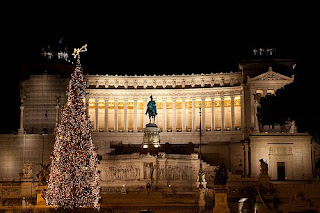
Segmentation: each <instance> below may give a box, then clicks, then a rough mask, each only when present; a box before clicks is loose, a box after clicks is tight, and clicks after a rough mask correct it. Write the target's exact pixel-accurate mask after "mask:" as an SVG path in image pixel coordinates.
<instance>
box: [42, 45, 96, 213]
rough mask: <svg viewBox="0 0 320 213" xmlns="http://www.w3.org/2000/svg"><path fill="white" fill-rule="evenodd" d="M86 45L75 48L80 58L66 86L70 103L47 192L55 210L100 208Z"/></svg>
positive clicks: (63, 115)
mask: <svg viewBox="0 0 320 213" xmlns="http://www.w3.org/2000/svg"><path fill="white" fill-rule="evenodd" d="M86 51H87V45H84V46H83V47H81V48H78V49H74V53H73V54H72V55H73V56H74V58H75V59H77V64H76V68H75V70H74V72H73V73H72V74H71V79H70V81H69V85H68V87H67V102H66V104H65V106H64V107H63V108H62V112H61V122H60V124H59V125H58V127H57V129H56V132H55V134H56V137H55V143H54V150H53V152H52V156H51V158H52V162H51V171H50V177H49V181H48V189H47V192H46V193H45V199H46V202H47V205H50V206H53V207H55V208H59V207H61V208H71V209H73V208H78V207H83V208H85V207H94V208H97V209H99V208H100V205H99V199H100V187H99V184H98V178H99V172H98V170H97V163H98V159H97V153H96V149H95V147H94V144H93V142H92V137H91V129H92V123H91V122H90V120H89V115H88V105H87V103H85V101H83V100H85V95H86V92H85V88H86V81H85V79H84V78H83V73H82V68H81V65H80V53H81V52H86Z"/></svg>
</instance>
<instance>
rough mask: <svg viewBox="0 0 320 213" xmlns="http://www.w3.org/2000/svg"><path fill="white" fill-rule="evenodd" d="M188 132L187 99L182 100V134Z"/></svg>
mask: <svg viewBox="0 0 320 213" xmlns="http://www.w3.org/2000/svg"><path fill="white" fill-rule="evenodd" d="M185 131H186V98H182V132H185Z"/></svg>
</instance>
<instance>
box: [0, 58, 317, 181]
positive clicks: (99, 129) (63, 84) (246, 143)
mask: <svg viewBox="0 0 320 213" xmlns="http://www.w3.org/2000/svg"><path fill="white" fill-rule="evenodd" d="M294 66H295V62H294V61H293V60H291V59H274V58H272V59H268V58H264V59H257V58H254V59H251V60H243V61H242V62H240V64H239V70H237V71H236V72H227V73H219V72H216V73H205V74H180V75H108V74H105V75H85V78H86V79H87V96H86V100H85V101H86V102H87V104H88V108H89V109H88V110H89V112H88V113H89V115H90V120H91V121H92V123H93V140H94V143H95V145H96V147H97V148H98V152H99V154H100V155H102V156H104V155H106V154H112V153H113V151H114V149H115V148H114V147H115V146H117V145H133V146H138V145H139V144H141V143H142V139H143V128H144V127H145V126H146V124H147V123H149V119H148V117H147V115H146V114H145V113H146V107H147V103H148V100H149V99H150V96H151V95H152V97H153V98H154V100H155V101H156V104H157V113H158V115H157V116H156V124H157V125H158V127H159V128H160V130H161V133H160V140H161V141H160V144H161V145H164V144H166V143H169V144H171V145H174V146H179V145H187V144H190V143H192V144H194V145H195V147H196V148H195V150H196V151H199V144H200V142H201V144H202V146H203V149H202V157H203V160H204V161H205V162H207V163H209V164H210V165H218V164H219V163H221V162H224V163H225V164H226V166H227V168H228V170H229V171H230V172H232V173H236V174H241V175H243V176H250V175H252V176H257V175H258V173H259V168H258V167H259V165H258V160H259V159H260V158H264V159H265V160H268V161H269V160H270V161H272V166H271V167H270V169H271V170H272V171H270V172H271V174H272V178H273V179H277V178H278V174H277V172H276V171H277V168H278V167H277V166H276V165H278V161H276V160H275V159H280V160H281V159H285V161H280V160H279V162H286V165H287V167H286V168H287V169H288V168H289V167H288V166H290V168H292V169H293V168H300V167H295V165H292V163H290V162H289V160H288V159H291V158H290V156H289V155H290V153H292V156H295V155H296V156H301V154H298V151H299V150H300V151H301V149H299V148H297V147H301V146H302V147H305V144H307V143H308V141H310V140H311V139H310V138H309V137H308V136H303V135H299V137H298V136H297V137H291V136H292V134H293V135H294V134H298V133H295V132H293V133H292V132H291V133H289V130H280V128H278V129H273V130H271V129H269V130H268V131H265V130H264V129H263V127H262V126H261V125H259V122H258V119H257V116H256V114H257V107H258V106H259V101H260V98H261V97H263V96H265V95H267V94H274V93H275V92H276V90H277V89H279V88H282V87H283V86H285V85H287V84H290V83H292V82H293V81H294V76H293V75H292V73H293V68H294ZM68 82H69V79H68V78H63V77H61V76H60V75H52V74H48V73H47V72H45V73H44V74H41V75H30V76H29V78H28V79H25V80H23V81H22V82H21V84H20V93H21V97H22V100H21V103H22V104H21V108H20V109H21V120H20V128H19V132H18V133H19V136H22V135H24V136H26V135H28V136H27V138H28V140H31V138H32V135H39V134H42V135H43V134H48V135H49V136H50V135H51V136H52V135H53V134H54V130H55V127H56V125H57V124H58V123H59V120H60V116H61V115H60V113H61V108H62V106H63V104H64V103H65V100H66V94H65V93H66V88H67V85H68ZM200 109H201V120H200ZM200 126H201V129H200ZM200 131H201V135H202V137H201V141H200ZM282 131H285V133H286V134H282V135H281V132H282ZM261 134H262V135H261ZM273 134H275V135H273ZM278 134H280V135H278ZM255 135H258V136H259V137H258V136H255ZM288 135H291V136H290V137H289V136H288ZM49 136H48V137H49ZM51 136H50V137H51ZM263 136H267V137H263ZM300 136H301V137H300ZM43 137H45V136H43ZM279 137H284V138H286V139H283V140H284V141H286V143H289V144H290V143H291V142H290V140H291V139H294V141H292V143H294V145H291V147H292V148H290V151H288V150H289V148H287V149H286V150H287V151H286V152H280V151H279V152H276V151H270V150H282V149H281V148H277V147H278V145H275V144H277V143H274V144H273V145H272V146H271V145H270V146H269V145H266V144H269V143H268V140H269V139H270V140H271V138H273V139H272V140H271V141H274V140H275V139H274V138H279ZM19 138H22V137H19ZM51 138H53V137H51ZM258 138H259V140H257V139H258ZM261 138H263V142H259V141H262V139H261ZM260 139H261V140H260ZM17 140H18V139H17ZM19 140H20V139H19ZM250 141H251V142H250ZM300 143H301V144H300ZM312 147H313V146H312ZM310 149H311V148H310ZM312 149H313V148H312ZM261 150H267V151H268V150H269V153H272V155H275V156H274V157H269V158H268V155H267V151H261ZM283 150H284V148H283ZM314 150H316V149H314ZM295 152H296V153H295ZM275 153H278V154H275ZM279 153H283V158H282V157H281V156H280V157H279V155H280V154H279ZM288 153H289V154H288ZM309 154H310V156H311V153H309ZM253 155H254V156H253ZM284 155H285V156H284ZM304 155H308V149H306V150H304V151H303V156H304ZM288 156H289V157H288ZM318 158H319V154H318V153H317V152H316V151H314V152H313V153H312V160H311V162H309V161H299V165H300V166H301V165H302V164H304V163H307V164H310V163H311V164H312V165H310V167H305V168H307V170H308V171H304V172H303V174H300V173H299V175H296V174H295V173H292V172H289V173H288V175H286V177H287V178H289V179H290V178H291V179H299V178H302V177H304V178H305V177H306V176H310V175H312V171H311V170H310V169H312V170H313V171H315V169H314V168H315V162H316V161H317V159H318ZM45 159H47V158H46V157H45ZM271 159H272V160H271ZM310 159H311V157H310ZM31 161H32V159H31ZM253 161H254V162H253ZM297 162H298V161H297ZM301 162H302V163H301ZM3 165H11V164H9V163H8V164H3ZM279 165H280V164H279ZM281 165H282V164H281ZM16 168H21V166H17V165H16V166H12V168H11V167H10V168H9V167H8V168H4V170H5V171H10V174H11V172H12V173H14V171H13V170H16ZM309 168H310V169H309ZM11 170H12V171H11ZM2 174H4V173H2ZM6 174H8V173H6ZM17 174H18V172H17ZM1 178H3V177H1V176H0V179H1Z"/></svg>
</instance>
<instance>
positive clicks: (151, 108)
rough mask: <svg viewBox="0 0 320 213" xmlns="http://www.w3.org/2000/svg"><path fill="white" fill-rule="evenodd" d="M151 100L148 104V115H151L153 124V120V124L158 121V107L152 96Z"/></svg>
mask: <svg viewBox="0 0 320 213" xmlns="http://www.w3.org/2000/svg"><path fill="white" fill-rule="evenodd" d="M150 98H151V100H150V101H149V102H148V105H147V111H146V114H149V120H150V123H151V118H153V123H155V121H156V115H157V114H158V113H157V105H156V102H155V101H154V100H153V98H152V95H151V96H150Z"/></svg>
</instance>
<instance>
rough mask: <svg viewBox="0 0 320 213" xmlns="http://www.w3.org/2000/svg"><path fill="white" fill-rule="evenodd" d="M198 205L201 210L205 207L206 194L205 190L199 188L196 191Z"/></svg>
mask: <svg viewBox="0 0 320 213" xmlns="http://www.w3.org/2000/svg"><path fill="white" fill-rule="evenodd" d="M198 193H199V194H198V196H199V198H198V205H199V207H200V208H201V207H203V208H202V210H203V209H204V207H205V206H206V194H207V189H205V188H200V189H198Z"/></svg>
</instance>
